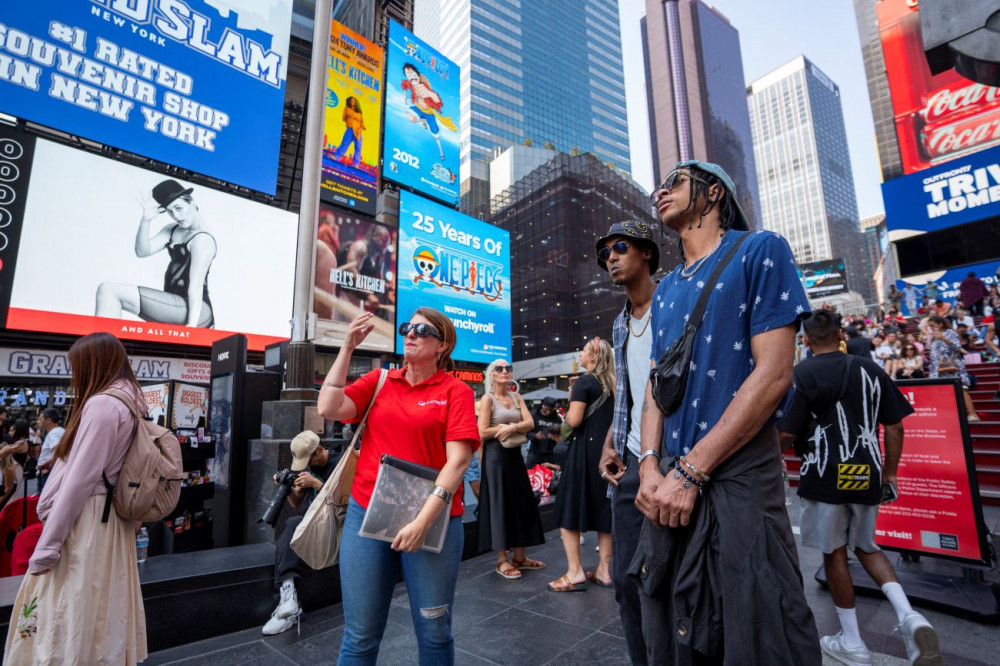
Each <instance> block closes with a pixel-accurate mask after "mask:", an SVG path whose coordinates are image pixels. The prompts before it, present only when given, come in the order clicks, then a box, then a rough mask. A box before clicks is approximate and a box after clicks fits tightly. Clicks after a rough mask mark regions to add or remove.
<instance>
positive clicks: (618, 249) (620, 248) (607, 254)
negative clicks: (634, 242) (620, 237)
mask: <svg viewBox="0 0 1000 666" xmlns="http://www.w3.org/2000/svg"><path fill="white" fill-rule="evenodd" d="M630 247H632V246H631V245H629V244H628V243H626V242H625V241H618V242H617V243H615V244H614V245H612V246H611V247H602V248H601V249H600V250H598V251H597V258H598V259H600V260H601V261H604V262H606V261H607V260H608V259H610V258H611V251H612V250H614V251H615V254H619V255H621V254H625V253H626V252H628V249H629V248H630Z"/></svg>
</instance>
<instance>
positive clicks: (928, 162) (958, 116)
mask: <svg viewBox="0 0 1000 666" xmlns="http://www.w3.org/2000/svg"><path fill="white" fill-rule="evenodd" d="M877 11H878V23H879V32H880V34H881V38H882V53H883V55H884V57H885V69H886V74H887V76H888V79H889V91H890V93H891V95H892V109H893V115H894V116H895V119H896V137H897V138H898V140H899V152H900V157H901V158H902V161H903V171H904V172H906V173H907V174H910V173H913V172H915V171H920V170H921V169H926V168H927V167H929V166H932V165H934V164H938V163H940V162H946V161H948V160H952V159H955V158H956V157H959V156H961V155H963V154H966V153H970V152H974V151H977V150H982V149H984V148H988V147H990V146H994V145H998V144H1000V88H995V87H991V86H984V85H982V84H979V83H975V82H973V81H970V80H969V79H967V78H965V77H963V76H961V75H959V74H958V72H956V71H954V70H948V71H947V72H942V73H941V74H938V75H937V76H932V75H931V73H930V68H929V67H928V66H927V59H926V57H925V56H924V52H923V41H922V39H921V35H920V16H919V14H918V13H917V12H918V7H917V3H916V2H914V0H881V2H879V3H878V5H877Z"/></svg>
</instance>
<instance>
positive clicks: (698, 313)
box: [688, 232, 750, 330]
mask: <svg viewBox="0 0 1000 666" xmlns="http://www.w3.org/2000/svg"><path fill="white" fill-rule="evenodd" d="M749 236H750V233H749V232H747V233H745V234H742V235H741V236H740V237H739V238H737V239H736V241H735V242H734V243H733V245H732V247H730V248H729V251H728V252H726V255H725V256H724V257H723V258H722V260H721V261H720V262H719V263H718V264H716V266H715V270H713V271H712V275H711V276H710V277H709V278H708V281H706V282H705V286H704V287H702V289H701V294H700V295H699V296H698V302H697V303H695V306H694V310H692V311H691V318H690V319H688V324H689V325H691V326H694V328H695V330H698V327H699V326H701V320H702V318H703V317H704V316H705V308H706V307H708V299H709V298H710V297H711V296H712V292H713V291H715V285H716V284H717V283H718V282H719V276H720V275H722V271H724V270H725V269H726V266H728V265H729V261H730V260H731V259H732V258H733V255H734V254H736V250H738V249H740V246H741V245H743V241H745V240H746V239H747V238H748V237H749Z"/></svg>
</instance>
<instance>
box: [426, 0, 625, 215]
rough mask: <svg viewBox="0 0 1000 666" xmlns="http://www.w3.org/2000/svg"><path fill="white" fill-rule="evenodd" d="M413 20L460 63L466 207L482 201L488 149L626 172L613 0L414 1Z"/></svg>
mask: <svg viewBox="0 0 1000 666" xmlns="http://www.w3.org/2000/svg"><path fill="white" fill-rule="evenodd" d="M413 26H414V30H413V32H414V33H415V34H416V35H417V36H418V37H420V38H421V39H425V40H427V42H428V43H430V44H431V45H432V46H434V47H435V48H437V49H438V50H439V51H441V53H442V54H444V55H445V56H447V57H448V58H450V59H452V60H454V61H455V62H456V63H457V64H458V66H459V67H460V68H461V70H462V80H461V95H462V112H461V133H462V134H461V151H462V155H461V170H460V178H461V183H462V185H461V193H462V209H463V210H474V209H479V208H481V207H482V206H483V205H485V203H486V202H487V200H488V198H489V161H490V160H491V159H492V155H493V151H494V149H495V148H506V147H508V146H511V145H514V144H524V145H535V146H538V147H543V146H544V147H546V148H553V149H555V150H559V151H562V152H566V153H570V152H580V153H592V154H594V155H595V156H596V157H597V158H598V159H599V160H600V161H601V162H604V163H611V164H612V165H614V167H616V168H619V169H624V170H625V171H630V170H631V160H630V156H629V143H628V128H627V125H626V114H625V85H624V73H623V69H622V50H621V31H620V26H619V18H618V2H617V0H547V1H546V2H526V1H518V0H416V2H415V4H414V21H413ZM556 32H558V39H553V35H554V33H556ZM574 149H575V150H574Z"/></svg>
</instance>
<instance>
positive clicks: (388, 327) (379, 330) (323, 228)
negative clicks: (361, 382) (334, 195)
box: [313, 206, 397, 354]
mask: <svg viewBox="0 0 1000 666" xmlns="http://www.w3.org/2000/svg"><path fill="white" fill-rule="evenodd" d="M396 236H397V230H396V229H393V228H391V227H389V226H386V225H384V224H379V223H377V222H375V221H374V220H372V219H370V218H362V217H359V216H356V215H351V214H349V213H342V212H340V211H337V210H335V209H333V208H328V207H326V206H322V207H321V208H320V213H319V233H318V242H317V243H316V288H315V290H314V292H313V293H314V309H315V312H316V318H317V321H316V344H318V345H328V346H331V347H339V346H340V345H341V344H343V342H344V335H345V334H346V333H347V327H348V326H349V325H350V323H351V320H353V319H354V318H355V317H357V316H358V315H359V314H360V313H361V312H363V311H367V312H372V313H374V314H375V318H374V319H373V320H372V322H373V323H374V325H375V328H374V330H372V332H371V333H369V334H368V337H367V338H365V341H364V342H363V343H362V344H361V349H370V350H373V351H380V352H387V353H390V354H391V353H392V351H393V346H394V344H395V343H394V339H395V337H394V333H393V328H394V324H395V321H396V240H397V239H396Z"/></svg>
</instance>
